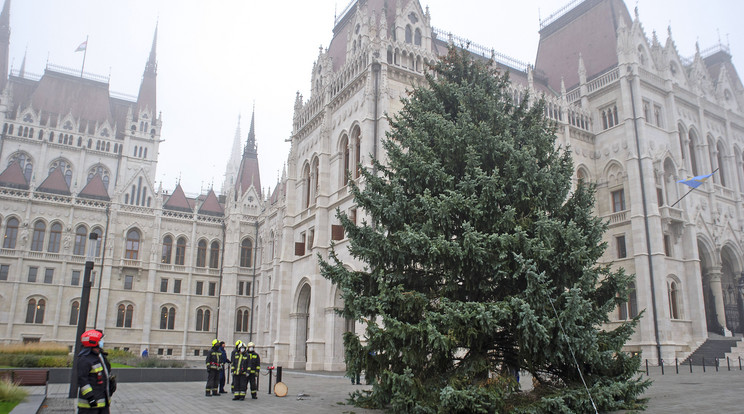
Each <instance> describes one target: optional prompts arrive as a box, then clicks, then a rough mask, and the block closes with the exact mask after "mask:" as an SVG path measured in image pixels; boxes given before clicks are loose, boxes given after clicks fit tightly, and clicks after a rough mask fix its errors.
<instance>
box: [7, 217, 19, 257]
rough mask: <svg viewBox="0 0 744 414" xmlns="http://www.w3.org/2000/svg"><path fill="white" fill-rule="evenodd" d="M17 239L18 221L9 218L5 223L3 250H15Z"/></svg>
mask: <svg viewBox="0 0 744 414" xmlns="http://www.w3.org/2000/svg"><path fill="white" fill-rule="evenodd" d="M17 239H18V219H17V218H15V217H11V218H9V219H8V221H7V222H6V223H5V237H4V238H3V249H15V247H16V240H17Z"/></svg>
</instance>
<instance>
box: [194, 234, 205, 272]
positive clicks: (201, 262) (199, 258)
mask: <svg viewBox="0 0 744 414" xmlns="http://www.w3.org/2000/svg"><path fill="white" fill-rule="evenodd" d="M196 267H207V241H206V240H199V243H198V244H197V247H196Z"/></svg>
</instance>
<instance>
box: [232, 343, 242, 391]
mask: <svg viewBox="0 0 744 414" xmlns="http://www.w3.org/2000/svg"><path fill="white" fill-rule="evenodd" d="M242 344H243V341H241V340H240V339H238V340H237V341H235V349H233V350H232V352H231V353H230V361H233V366H234V365H235V357H236V356H237V355H238V354H239V353H240V345H242ZM230 371H231V372H232V370H230ZM230 392H232V393H233V394H235V378H233V380H232V382H231V383H230Z"/></svg>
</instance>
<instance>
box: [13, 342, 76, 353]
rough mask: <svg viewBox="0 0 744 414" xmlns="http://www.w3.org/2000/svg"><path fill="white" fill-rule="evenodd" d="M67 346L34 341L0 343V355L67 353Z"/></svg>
mask: <svg viewBox="0 0 744 414" xmlns="http://www.w3.org/2000/svg"><path fill="white" fill-rule="evenodd" d="M69 353H70V351H69V350H68V348H67V346H65V345H61V344H57V343H51V342H36V343H30V344H12V345H0V355H6V354H34V355H67V354H69Z"/></svg>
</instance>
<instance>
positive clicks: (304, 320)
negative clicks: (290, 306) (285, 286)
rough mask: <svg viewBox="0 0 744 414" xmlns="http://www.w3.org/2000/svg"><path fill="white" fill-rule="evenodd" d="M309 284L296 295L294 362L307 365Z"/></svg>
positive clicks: (303, 286)
mask: <svg viewBox="0 0 744 414" xmlns="http://www.w3.org/2000/svg"><path fill="white" fill-rule="evenodd" d="M309 322H310V284H309V283H305V284H304V285H302V287H301V288H300V293H299V294H298V295H297V325H296V326H297V327H296V332H295V334H296V335H295V338H297V342H296V344H295V346H296V348H295V355H296V357H295V360H296V361H300V362H302V361H304V362H305V363H307V339H308V337H309V336H310V323H309Z"/></svg>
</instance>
